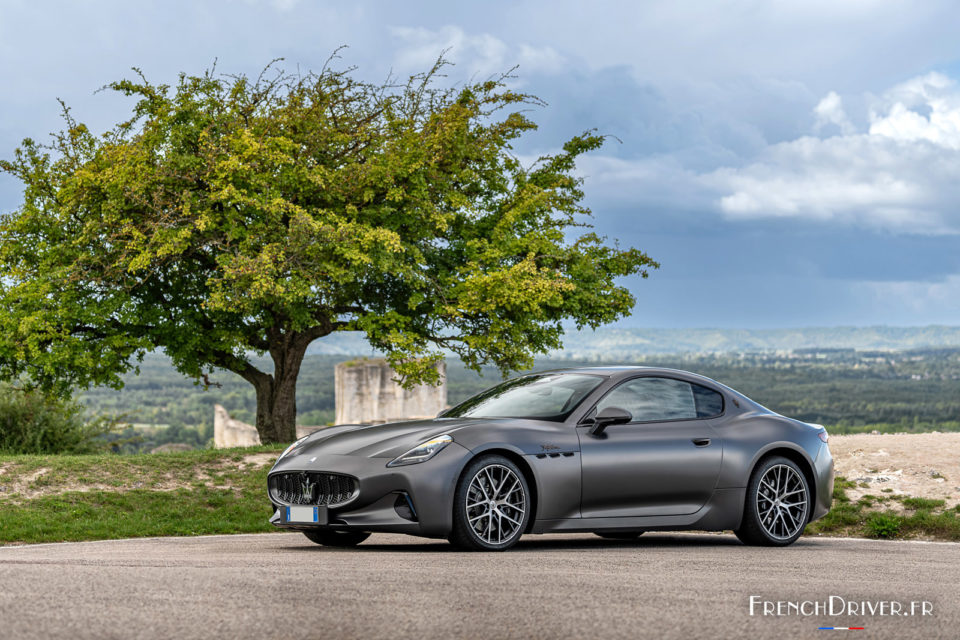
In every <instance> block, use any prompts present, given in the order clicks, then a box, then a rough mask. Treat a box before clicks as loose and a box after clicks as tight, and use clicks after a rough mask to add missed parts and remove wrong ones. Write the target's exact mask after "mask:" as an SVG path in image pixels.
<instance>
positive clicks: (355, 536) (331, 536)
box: [303, 529, 370, 547]
mask: <svg viewBox="0 0 960 640" xmlns="http://www.w3.org/2000/svg"><path fill="white" fill-rule="evenodd" d="M303 535H305V536H307V539H308V540H310V542H316V543H317V544H322V545H323V546H325V547H355V546H357V545H358V544H360V543H361V542H363V541H364V540H366V539H367V538H369V537H370V534H369V533H367V532H366V531H333V530H327V529H317V530H314V531H304V532H303Z"/></svg>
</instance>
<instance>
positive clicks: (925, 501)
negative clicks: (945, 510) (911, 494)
mask: <svg viewBox="0 0 960 640" xmlns="http://www.w3.org/2000/svg"><path fill="white" fill-rule="evenodd" d="M900 503H901V504H902V505H903V506H904V507H906V508H907V509H936V508H938V507H942V506H943V505H944V504H946V501H944V500H931V499H930V498H904V499H903V500H901V501H900Z"/></svg>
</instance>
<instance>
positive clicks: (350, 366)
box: [334, 358, 447, 424]
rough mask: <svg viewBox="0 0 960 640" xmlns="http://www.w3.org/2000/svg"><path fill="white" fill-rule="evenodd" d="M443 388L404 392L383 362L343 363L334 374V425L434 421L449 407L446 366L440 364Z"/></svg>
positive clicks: (432, 387)
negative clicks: (415, 420)
mask: <svg viewBox="0 0 960 640" xmlns="http://www.w3.org/2000/svg"><path fill="white" fill-rule="evenodd" d="M437 367H438V369H439V371H440V381H441V382H440V384H439V385H438V386H433V385H429V384H422V385H417V386H415V387H413V388H411V389H404V388H403V387H401V386H400V385H399V384H398V383H397V382H396V381H395V380H394V378H396V377H397V373H396V372H395V371H394V370H393V368H392V367H391V366H390V365H389V364H388V363H387V361H386V360H384V359H382V358H377V359H363V360H354V361H351V362H341V363H340V364H338V365H337V367H336V369H335V372H334V379H335V382H334V384H335V390H336V409H337V410H336V420H335V424H381V423H384V422H394V421H397V420H414V419H418V418H433V417H435V416H436V415H437V414H438V413H440V412H441V411H443V410H444V409H445V408H446V406H447V376H446V374H447V365H446V363H445V362H442V361H441V362H440V363H438V365H437Z"/></svg>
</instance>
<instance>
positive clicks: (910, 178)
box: [702, 74, 960, 234]
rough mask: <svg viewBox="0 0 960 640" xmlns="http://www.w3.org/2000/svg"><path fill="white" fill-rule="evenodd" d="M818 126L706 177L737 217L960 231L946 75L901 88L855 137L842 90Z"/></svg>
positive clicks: (826, 104) (955, 135) (958, 151)
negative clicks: (827, 132) (816, 133)
mask: <svg viewBox="0 0 960 640" xmlns="http://www.w3.org/2000/svg"><path fill="white" fill-rule="evenodd" d="M814 115H815V117H816V125H815V129H821V128H823V126H825V125H827V124H833V125H837V126H838V127H839V128H840V130H841V133H840V134H839V135H835V136H831V137H827V138H817V137H810V136H805V137H801V138H798V139H796V140H792V141H788V142H783V143H780V144H775V145H771V146H769V147H768V148H767V149H765V150H764V151H763V152H762V153H761V154H760V156H759V158H758V159H757V160H756V161H755V162H753V163H751V164H749V165H747V166H744V167H727V168H720V169H718V170H716V171H713V172H711V173H709V174H706V175H704V176H702V181H703V183H704V184H705V185H707V186H708V187H709V188H712V189H716V190H717V192H718V195H719V197H718V199H717V201H716V204H717V206H718V207H719V209H720V210H721V211H722V212H723V213H724V214H725V215H726V216H728V217H730V218H734V219H756V218H808V219H816V220H829V221H835V222H841V223H850V224H857V225H861V226H865V227H871V228H878V229H884V230H888V231H894V232H901V233H920V234H956V233H960V206H958V205H960V187H958V184H960V180H958V177H960V90H958V87H957V85H956V83H954V82H953V81H952V80H950V79H949V78H947V77H946V76H944V75H942V74H928V75H925V76H921V77H918V78H914V79H913V80H911V81H909V82H906V83H903V84H901V85H898V86H896V87H893V88H892V89H890V90H889V91H888V92H886V93H885V94H884V95H883V96H881V97H880V98H878V99H876V100H875V104H874V105H873V107H872V108H871V113H870V126H869V129H868V130H867V131H866V132H860V133H858V132H856V131H855V128H854V126H853V125H852V123H851V122H850V119H849V118H848V117H847V115H846V112H845V111H844V109H843V103H842V101H841V99H840V97H839V95H837V94H836V93H834V92H831V93H829V94H828V95H827V96H826V97H825V98H824V99H823V100H821V101H820V102H819V103H818V104H817V106H816V108H815V109H814Z"/></svg>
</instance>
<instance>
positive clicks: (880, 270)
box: [0, 0, 960, 328]
mask: <svg viewBox="0 0 960 640" xmlns="http://www.w3.org/2000/svg"><path fill="white" fill-rule="evenodd" d="M958 24H960V4H957V3H955V2H936V1H925V2H915V1H913V2H900V1H898V0H847V1H844V2H837V1H836V0H830V1H822V0H807V1H804V2H800V1H797V2H786V1H782V0H763V1H756V2H754V1H751V2H746V1H738V2H730V1H723V0H709V1H706V2H698V1H688V2H676V1H674V0H668V1H663V2H661V1H644V2H627V1H625V0H621V1H620V2H606V1H603V0H594V1H593V2H590V3H585V2H582V1H569V2H568V1H566V0H551V1H539V2H496V1H488V2H483V3H452V2H403V3H399V2H369V1H364V0H352V1H351V2H336V3H334V2H310V1H308V0H300V1H297V0H273V1H269V0H259V1H258V0H246V1H244V0H235V1H226V0H223V1H213V0H211V1H202V0H194V1H192V2H177V1H171V0H164V1H161V2H146V1H138V2H129V1H126V2H107V1H89V2H83V3H79V2H77V3H67V2H46V1H43V0H29V1H23V2H20V1H18V0H4V2H3V3H2V5H0V61H2V62H0V155H2V156H4V157H9V156H10V155H11V154H12V150H13V148H14V147H15V146H16V145H17V143H18V142H19V141H20V140H21V139H22V138H24V137H27V136H30V137H34V138H43V137H44V136H45V135H46V134H47V133H49V132H50V131H53V130H55V129H57V128H59V126H60V121H59V118H58V113H59V106H58V104H57V102H56V98H58V97H59V98H62V99H64V100H65V101H66V102H67V103H68V104H70V105H71V107H72V108H73V110H74V115H75V116H76V117H77V118H78V119H79V120H81V121H83V122H86V123H87V124H89V125H90V126H92V127H93V128H94V129H102V128H103V127H106V126H109V125H110V124H111V123H113V122H115V121H117V120H118V119H119V118H121V117H122V116H123V115H124V114H125V110H126V109H128V108H129V106H130V105H129V103H128V102H126V101H125V100H124V99H123V98H121V97H119V96H116V95H112V94H108V93H103V92H101V93H96V94H95V93H94V91H95V89H96V88H97V87H100V86H102V85H103V84H105V83H106V82H108V81H111V80H114V79H117V78H120V77H124V76H126V75H128V74H129V71H128V70H129V68H130V67H133V66H136V67H140V68H141V69H143V71H144V73H145V74H146V75H147V76H148V77H149V78H150V79H151V80H154V81H172V80H173V79H175V77H176V73H177V72H179V71H186V72H189V73H200V72H202V71H203V70H204V69H205V68H206V67H208V66H209V65H210V64H211V63H212V61H213V60H214V59H218V61H219V62H218V68H219V69H221V70H222V71H224V72H246V73H256V72H257V71H259V69H260V68H261V67H262V66H263V65H264V64H266V63H267V62H268V61H270V60H271V59H273V58H276V57H283V58H285V59H286V64H288V65H290V66H291V67H292V66H294V65H300V66H301V67H302V68H319V67H320V66H321V65H322V64H323V63H324V61H325V60H326V59H327V57H328V56H329V55H330V53H331V52H332V51H333V50H334V48H336V47H337V46H339V45H341V44H346V45H349V47H350V48H349V49H348V50H346V51H345V52H344V53H343V58H344V60H343V61H344V63H345V64H353V65H357V66H358V67H359V72H360V73H362V74H363V75H365V76H367V77H368V78H370V79H381V78H383V77H385V76H386V75H387V73H388V72H389V71H390V70H391V69H392V70H393V71H394V72H396V73H399V74H406V73H408V72H416V71H421V70H423V69H424V68H425V67H427V66H429V64H430V63H431V61H432V60H434V59H435V58H436V56H437V55H438V54H439V53H440V52H441V51H442V50H444V49H449V53H448V57H449V58H450V59H451V60H452V61H453V62H454V63H456V66H455V67H454V68H452V69H451V70H450V74H451V81H456V80H458V79H463V78H482V77H486V76H488V75H490V74H493V73H496V72H499V71H503V70H506V69H509V68H510V67H512V66H514V65H519V69H518V71H517V74H518V76H519V77H518V79H517V81H516V83H517V86H518V87H520V88H522V89H524V90H526V91H530V92H533V93H536V94H538V95H539V96H541V97H542V98H544V99H545V100H546V101H547V102H548V103H549V106H548V107H546V108H543V109H540V110H538V111H536V112H534V113H533V114H532V116H533V118H534V119H535V120H536V121H537V122H538V123H540V125H541V128H540V130H539V131H538V132H536V133H535V134H533V135H531V136H530V137H529V139H527V140H525V141H524V142H523V143H522V144H521V145H520V146H519V147H518V149H517V151H518V152H519V153H520V154H522V155H524V156H535V155H536V154H538V153H541V152H549V151H551V150H555V149H556V148H558V147H559V145H560V144H562V142H563V141H564V140H565V139H566V138H567V137H569V136H571V135H574V134H576V133H578V132H580V131H582V130H583V129H586V128H591V127H596V128H598V129H599V130H600V131H601V132H602V133H607V134H611V135H613V136H616V137H617V138H619V139H620V141H621V142H619V143H618V142H611V143H610V144H608V145H607V146H606V147H605V148H604V149H602V150H601V151H599V152H596V153H594V154H592V155H591V156H589V157H587V158H585V159H584V161H583V162H582V163H581V165H580V167H579V170H580V171H581V172H582V174H583V175H584V176H585V177H586V179H587V182H586V192H587V200H588V204H589V205H590V206H591V207H592V208H593V210H594V214H595V220H594V222H595V226H596V227H597V230H598V231H599V232H600V233H603V234H606V235H608V236H610V237H611V238H616V239H618V240H619V241H620V242H621V243H622V244H625V245H634V246H637V247H640V248H642V249H644V250H645V251H647V252H648V253H650V254H651V255H652V256H653V257H654V258H656V259H657V260H659V261H660V262H661V263H662V265H663V266H662V268H661V269H660V270H659V271H656V272H654V273H653V274H652V276H651V278H650V279H649V280H646V281H639V280H637V281H629V282H628V284H629V286H630V287H631V289H632V290H633V291H634V292H635V294H636V295H637V298H638V304H637V308H636V310H635V312H634V315H633V316H632V317H631V318H629V319H627V320H625V321H623V323H622V325H623V326H641V327H748V328H770V327H795V326H829V325H840V324H844V325H851V324H852V325H873V324H889V325H925V324H953V325H956V324H960V206H958V204H960V39H958V38H957V37H956V26H957V25H958ZM19 197H20V186H19V184H18V183H17V182H16V181H15V180H13V179H12V178H10V177H8V176H0V211H4V212H6V211H10V210H13V209H15V208H16V206H17V204H18V201H19Z"/></svg>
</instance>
